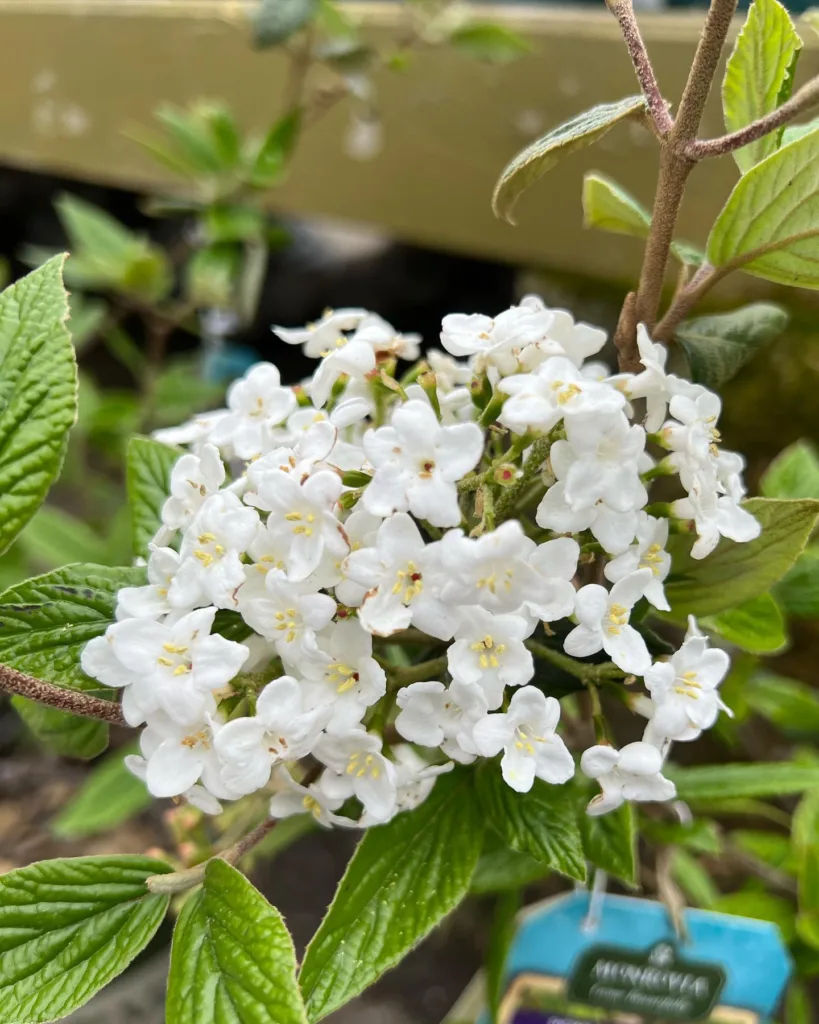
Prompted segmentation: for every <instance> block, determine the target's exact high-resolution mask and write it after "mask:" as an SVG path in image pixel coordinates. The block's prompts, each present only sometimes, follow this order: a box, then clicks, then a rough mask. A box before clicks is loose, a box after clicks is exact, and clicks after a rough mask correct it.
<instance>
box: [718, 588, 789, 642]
mask: <svg viewBox="0 0 819 1024" xmlns="http://www.w3.org/2000/svg"><path fill="white" fill-rule="evenodd" d="M702 624H703V625H704V626H705V627H706V628H708V629H713V630H714V632H715V633H719V635H720V636H721V637H724V638H725V639H726V640H727V641H728V642H729V643H731V644H735V645H736V646H737V647H741V648H742V649H743V651H751V653H752V654H774V653H775V652H776V651H781V650H782V649H783V648H784V647H785V646H787V643H788V634H787V631H786V623H785V617H784V615H783V614H782V609H781V608H780V607H779V605H778V604H777V603H776V601H775V600H774V599H773V598H772V597H771V595H770V594H760V595H759V597H753V598H751V600H750V601H745V602H744V603H743V604H739V605H736V606H735V607H734V608H726V609H725V611H723V612H720V613H719V614H718V615H714V616H713V617H712V618H710V619H705V620H703V622H702Z"/></svg>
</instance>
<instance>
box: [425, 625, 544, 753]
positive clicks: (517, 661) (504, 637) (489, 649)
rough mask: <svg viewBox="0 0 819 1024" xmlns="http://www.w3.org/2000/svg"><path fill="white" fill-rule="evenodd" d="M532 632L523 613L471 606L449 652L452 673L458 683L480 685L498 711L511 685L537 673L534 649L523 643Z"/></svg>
mask: <svg viewBox="0 0 819 1024" xmlns="http://www.w3.org/2000/svg"><path fill="white" fill-rule="evenodd" d="M531 632H532V630H531V629H530V628H529V624H528V623H527V622H526V620H525V619H523V618H521V617H520V616H519V615H493V614H492V613H491V612H488V611H486V610H485V609H484V608H470V609H469V610H468V611H466V612H464V614H463V615H462V617H461V623H460V625H459V626H458V628H457V629H456V630H455V642H454V643H453V644H451V645H450V647H449V649H448V650H447V652H446V653H447V664H448V667H449V673H450V675H451V676H452V678H453V679H455V680H457V681H458V682H461V683H468V684H470V685H475V684H477V685H479V686H480V688H481V690H482V691H483V693H484V695H485V697H486V701H487V706H488V707H489V708H490V709H491V710H493V711H494V710H495V708H499V707H500V706H501V704H502V703H503V691H504V689H505V688H506V687H507V686H522V685H523V684H524V683H528V682H529V680H530V679H531V678H532V676H533V675H534V674H535V665H534V659H533V658H532V654H531V651H528V650H527V649H526V646H525V645H524V643H523V641H524V639H525V638H526V637H527V636H529V634H530V633H531ZM436 745H437V744H436Z"/></svg>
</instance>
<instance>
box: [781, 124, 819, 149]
mask: <svg viewBox="0 0 819 1024" xmlns="http://www.w3.org/2000/svg"><path fill="white" fill-rule="evenodd" d="M817 128H819V117H815V118H814V119H813V120H812V121H807V122H806V123H805V124H790V125H788V127H787V128H786V129H785V131H784V132H783V133H782V145H783V146H787V144H788V143H789V142H793V141H794V139H801V138H802V136H803V135H807V134H808V133H809V132H815V131H816V129H817Z"/></svg>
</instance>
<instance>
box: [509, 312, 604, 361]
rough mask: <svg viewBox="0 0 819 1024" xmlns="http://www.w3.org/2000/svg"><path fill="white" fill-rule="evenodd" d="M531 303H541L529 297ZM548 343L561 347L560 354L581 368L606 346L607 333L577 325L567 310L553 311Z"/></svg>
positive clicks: (581, 324)
mask: <svg viewBox="0 0 819 1024" xmlns="http://www.w3.org/2000/svg"><path fill="white" fill-rule="evenodd" d="M523 301H524V303H526V302H527V301H528V302H530V303H536V302H538V303H539V302H540V301H541V300H540V299H538V298H537V297H536V296H529V297H528V300H527V299H524V300H523ZM551 313H552V323H551V326H550V327H549V333H548V339H547V340H548V341H550V342H552V343H556V344H557V345H559V346H560V354H562V355H565V356H566V358H567V359H570V360H571V361H572V362H573V363H574V365H575V366H577V367H581V366H582V365H583V363H584V362H585V360H586V359H588V358H589V356H593V355H596V354H597V353H598V352H599V351H600V349H601V348H602V347H603V346H604V345H605V344H606V332H605V331H602V330H600V328H599V327H592V326H591V325H590V324H584V323H575V322H574V317H573V316H572V315H571V313H568V312H567V311H566V310H565V309H553V310H551Z"/></svg>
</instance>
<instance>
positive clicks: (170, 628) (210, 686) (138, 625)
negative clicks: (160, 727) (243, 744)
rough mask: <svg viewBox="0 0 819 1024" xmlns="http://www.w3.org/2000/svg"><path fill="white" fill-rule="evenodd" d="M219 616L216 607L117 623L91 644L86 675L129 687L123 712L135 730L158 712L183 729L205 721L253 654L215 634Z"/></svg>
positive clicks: (86, 653)
mask: <svg viewBox="0 0 819 1024" xmlns="http://www.w3.org/2000/svg"><path fill="white" fill-rule="evenodd" d="M215 615H216V609H215V608H200V609H199V610H198V611H195V612H190V613H189V614H188V615H184V616H182V618H180V619H178V620H177V621H176V622H166V623H160V622H152V621H151V620H150V619H125V620H124V621H122V622H116V623H114V624H113V625H112V626H109V627H108V629H107V630H106V632H105V635H104V636H100V637H95V638H94V639H93V640H90V641H89V642H88V643H87V644H86V646H85V648H84V650H83V652H82V659H81V663H82V667H83V671H84V672H87V673H88V675H90V676H92V677H93V678H95V679H99V681H100V682H101V683H104V684H105V685H106V686H115V687H124V688H125V692H124V693H123V697H122V712H123V714H124V716H125V720H126V721H127V722H128V724H129V725H131V726H136V725H140V724H141V723H142V722H144V721H145V717H146V715H149V714H152V713H153V712H155V711H157V710H158V709H162V710H163V711H165V713H166V714H167V715H168V716H169V717H170V718H172V719H173V720H174V721H175V722H178V723H179V724H181V725H188V724H190V723H192V722H197V721H202V720H203V719H204V716H205V713H206V712H207V711H209V710H212V709H213V708H214V706H215V705H214V701H213V697H212V691H213V690H217V689H220V688H221V687H223V686H226V685H227V684H228V683H229V682H230V680H231V679H233V677H234V676H235V675H236V673H237V672H238V671H239V669H240V668H241V667H242V665H243V664H244V663H245V661H246V660H247V657H248V653H249V652H248V649H247V647H245V646H243V645H242V644H237V643H234V642H233V641H232V640H226V639H225V638H224V637H222V636H218V635H216V636H211V635H210V630H211V628H212V627H213V619H214V617H215Z"/></svg>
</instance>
